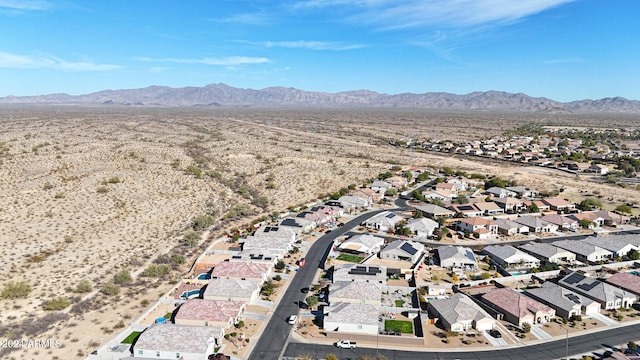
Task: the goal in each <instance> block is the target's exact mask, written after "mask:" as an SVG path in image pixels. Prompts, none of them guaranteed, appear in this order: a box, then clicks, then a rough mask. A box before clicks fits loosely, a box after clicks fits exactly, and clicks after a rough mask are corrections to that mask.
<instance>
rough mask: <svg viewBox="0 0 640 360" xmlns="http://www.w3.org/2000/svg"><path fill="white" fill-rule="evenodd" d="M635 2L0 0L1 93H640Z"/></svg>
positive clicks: (563, 96)
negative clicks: (160, 89) (204, 89)
mask: <svg viewBox="0 0 640 360" xmlns="http://www.w3.org/2000/svg"><path fill="white" fill-rule="evenodd" d="M638 14H640V1H636V0H278V1H273V0H253V1H249V0H246V1H245V0H206V1H205V0H200V1H167V0H126V1H120V0H109V1H74V0H63V1H54V0H0V33H2V34H3V35H2V37H1V38H0V96H7V95H17V96H19V95H39V94H49V93H58V92H66V93H69V94H82V93H88V92H94V91H99V90H104V89H124V88H140V87H145V86H150V85H166V86H171V87H182V86H203V85H206V84H210V83H225V84H228V85H231V86H234V87H241V88H253V89H261V88H265V87H269V86H286V87H295V88H299V89H303V90H310V91H327V92H339V91H348V90H357V89H368V90H373V91H378V92H381V93H387V94H398V93H403V92H413V93H425V92H432V91H444V92H451V93H456V94H466V93H469V92H473V91H486V90H501V91H508V92H514V93H517V92H523V93H526V94H528V95H531V96H536V97H537V96H544V97H548V98H551V99H554V100H559V101H571V100H578V99H588V98H591V99H595V98H603V97H614V96H623V97H626V98H629V99H640V86H639V85H638V84H640V60H639V59H640V45H638V41H639V39H640V22H639V21H638Z"/></svg>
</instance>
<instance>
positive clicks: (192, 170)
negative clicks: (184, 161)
mask: <svg viewBox="0 0 640 360" xmlns="http://www.w3.org/2000/svg"><path fill="white" fill-rule="evenodd" d="M184 173H185V174H186V175H193V176H195V177H197V178H198V179H199V178H201V177H202V169H200V168H199V167H197V166H195V165H189V166H187V168H186V169H184Z"/></svg>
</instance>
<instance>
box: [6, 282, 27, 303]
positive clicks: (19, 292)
mask: <svg viewBox="0 0 640 360" xmlns="http://www.w3.org/2000/svg"><path fill="white" fill-rule="evenodd" d="M30 292H31V285H29V284H27V283H26V282H24V281H17V282H16V281H9V282H8V283H7V284H6V285H5V286H4V288H2V291H1V292H0V298H3V299H20V298H26V297H27V296H29V293H30Z"/></svg>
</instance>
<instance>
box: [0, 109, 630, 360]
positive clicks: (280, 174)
mask: <svg viewBox="0 0 640 360" xmlns="http://www.w3.org/2000/svg"><path fill="white" fill-rule="evenodd" d="M637 121H638V118H637V117H633V116H631V115H620V116H613V115H593V116H592V115H572V114H541V113H490V112H437V111H428V110H411V109H402V110H399V109H398V110H381V109H376V110H370V109H355V110H331V109H322V110H313V109H297V110H296V109H284V110H279V109H249V108H222V107H221V108H153V107H149V108H147V107H126V106H122V107H120V106H113V107H109V106H95V107H44V106H38V107H26V106H24V107H23V106H4V107H2V108H0V123H1V126H0V129H1V130H0V170H1V171H0V189H1V191H0V234H2V235H0V239H1V241H0V253H2V260H3V261H2V262H1V263H0V287H1V288H5V287H6V286H7V285H8V284H10V283H11V284H13V285H15V284H22V285H26V286H27V287H28V290H29V291H26V294H25V295H24V296H7V297H5V296H3V299H0V335H2V337H4V338H7V339H13V338H15V339H25V338H37V339H43V340H44V339H52V340H60V344H61V346H60V347H58V348H42V349H38V348H30V349H21V348H2V349H0V357H2V358H7V359H36V358H42V357H43V356H44V357H45V358H57V359H70V358H82V357H84V356H86V355H87V354H89V353H90V352H91V351H93V350H94V349H95V348H96V347H97V346H99V345H100V344H103V343H105V342H106V341H107V340H108V339H109V338H110V337H111V336H112V334H113V332H114V331H118V329H120V328H123V327H124V326H125V325H124V324H125V323H128V322H130V321H131V319H134V318H136V317H138V316H139V315H140V314H142V313H143V312H144V311H145V310H146V308H148V306H149V304H151V303H153V302H154V301H155V300H156V299H157V298H158V297H159V296H160V295H161V294H164V293H166V292H167V291H168V290H169V289H170V288H171V287H172V286H173V284H175V283H176V282H177V281H178V280H179V279H181V278H182V276H183V275H184V274H185V273H186V272H187V271H188V270H189V268H190V264H191V262H192V261H193V260H194V259H195V257H196V256H197V255H198V254H199V253H200V252H201V250H202V249H203V248H205V247H206V246H207V245H208V244H209V243H210V240H211V239H215V238H217V237H219V236H220V235H222V234H223V233H226V232H229V231H231V230H232V229H239V228H242V227H244V226H246V225H248V224H249V223H251V222H252V221H254V220H256V219H259V218H260V217H263V216H265V215H269V214H273V213H274V212H278V213H282V212H286V211H287V209H292V208H297V207H300V206H302V205H304V204H306V203H309V202H311V201H314V200H316V199H318V198H321V197H323V196H325V195H326V194H327V193H331V192H335V191H336V190H338V189H340V188H345V187H347V186H348V185H350V184H357V185H359V184H362V183H363V182H365V181H366V180H367V179H371V178H374V177H375V176H376V175H377V174H379V173H380V172H383V171H388V170H389V168H390V167H392V166H394V165H400V166H402V167H408V166H431V167H435V168H438V167H445V166H447V167H450V168H452V169H456V170H463V171H466V172H469V173H480V174H488V175H499V176H500V177H502V178H504V179H509V180H515V181H517V182H518V183H520V184H523V185H527V186H529V187H532V188H535V189H537V190H548V191H557V190H559V189H563V195H562V196H563V197H566V198H571V199H572V200H573V199H576V198H579V197H580V196H582V195H581V194H583V193H585V192H590V193H592V192H594V191H595V190H597V191H599V194H601V195H602V197H603V203H604V204H605V206H607V207H610V208H611V209H613V208H615V206H616V205H619V204H622V203H626V202H628V201H630V200H633V201H636V202H638V201H640V193H639V192H638V190H637V189H636V188H634V187H625V188H622V187H616V186H613V185H607V184H593V183H589V182H587V181H586V180H584V179H581V178H580V177H579V176H576V175H573V174H568V173H565V172H561V171H557V170H553V169H546V168H539V167H529V166H519V165H516V164H507V163H504V162H499V161H495V162H489V161H485V160H483V161H474V160H473V159H468V158H464V159H463V158H458V157H453V156H443V155H440V154H435V153H426V152H419V151H413V150H410V149H406V148H399V147H394V146H391V145H389V140H390V139H397V138H399V137H409V138H430V139H451V140H456V139H473V138H482V137H489V136H493V135H497V134H500V133H502V132H504V131H507V130H510V129H514V128H516V127H518V126H521V125H523V124H526V123H539V124H545V125H558V126H560V125H562V126H572V125H574V124H575V125H580V126H592V127H599V126H606V127H609V128H611V127H615V128H621V127H635V126H637V125H636V124H637ZM205 229H209V230H210V231H204V230H205ZM194 233H196V234H198V235H194ZM152 263H154V264H168V265H170V266H171V270H170V272H168V273H167V274H164V275H162V276H149V274H146V273H145V272H144V270H145V269H146V268H147V267H148V265H149V264H152ZM123 272H125V273H129V274H130V275H131V279H124V280H123V279H122V278H118V277H117V275H118V274H122V273H123ZM105 287H109V289H110V290H111V291H105ZM108 294H109V295H108ZM65 302H67V303H68V304H67V306H64V307H63V306H58V307H56V306H53V305H55V304H60V303H62V304H64V303H65ZM47 305H51V306H47ZM45 308H47V309H49V310H45ZM57 308H62V309H61V310H56V309H57Z"/></svg>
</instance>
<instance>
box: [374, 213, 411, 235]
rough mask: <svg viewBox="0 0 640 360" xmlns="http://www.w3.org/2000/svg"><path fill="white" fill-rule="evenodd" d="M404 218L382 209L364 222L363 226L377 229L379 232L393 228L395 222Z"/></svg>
mask: <svg viewBox="0 0 640 360" xmlns="http://www.w3.org/2000/svg"><path fill="white" fill-rule="evenodd" d="M402 220H404V219H403V218H402V216H400V215H397V214H396V213H393V212H390V211H383V212H381V213H379V214H378V215H376V216H373V217H371V218H369V219H367V220H365V222H364V226H365V227H367V228H369V229H374V230H378V231H381V232H389V231H390V230H394V229H395V227H396V224H398V223H399V222H400V221H402Z"/></svg>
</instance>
